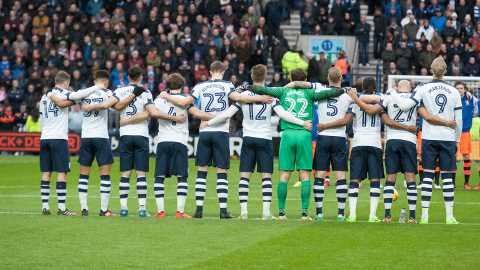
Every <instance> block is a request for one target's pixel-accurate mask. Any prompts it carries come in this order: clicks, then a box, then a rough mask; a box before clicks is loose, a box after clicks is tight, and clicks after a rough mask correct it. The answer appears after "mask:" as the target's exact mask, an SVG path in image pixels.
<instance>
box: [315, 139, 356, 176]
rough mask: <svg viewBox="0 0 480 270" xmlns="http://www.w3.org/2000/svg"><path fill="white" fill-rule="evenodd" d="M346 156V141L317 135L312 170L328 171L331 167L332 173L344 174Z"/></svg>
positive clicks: (346, 166) (346, 167)
mask: <svg viewBox="0 0 480 270" xmlns="http://www.w3.org/2000/svg"><path fill="white" fill-rule="evenodd" d="M347 155H348V148H347V139H345V138H343V137H336V136H324V135H319V136H318V137H317V146H316V147H315V156H314V157H313V169H314V170H316V171H328V170H330V165H331V166H332V170H333V171H344V172H345V171H347V169H348V162H347Z"/></svg>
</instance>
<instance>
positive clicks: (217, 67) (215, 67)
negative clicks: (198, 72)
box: [210, 60, 227, 73]
mask: <svg viewBox="0 0 480 270" xmlns="http://www.w3.org/2000/svg"><path fill="white" fill-rule="evenodd" d="M226 69H227V68H226V67H225V64H223V63H222V62H220V61H218V60H217V61H213V62H212V64H210V72H211V73H221V72H224V71H225V70H226Z"/></svg>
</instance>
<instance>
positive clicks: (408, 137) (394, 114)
mask: <svg viewBox="0 0 480 270" xmlns="http://www.w3.org/2000/svg"><path fill="white" fill-rule="evenodd" d="M398 95H399V96H401V97H403V98H410V97H411V96H412V94H411V93H398ZM382 107H383V109H384V110H385V111H386V112H387V114H388V117H390V118H391V119H392V120H393V121H395V122H397V123H400V124H402V125H407V126H415V125H416V124H417V108H418V107H417V106H413V107H412V108H411V109H410V110H408V111H402V110H401V109H400V108H399V107H398V105H397V104H396V103H394V102H393V99H392V98H391V96H390V95H384V96H383V98H382ZM385 129H386V132H387V141H388V140H404V141H409V142H412V143H415V144H416V143H417V136H416V135H415V134H413V133H411V132H409V131H406V130H402V129H395V128H391V127H389V126H387V125H385Z"/></svg>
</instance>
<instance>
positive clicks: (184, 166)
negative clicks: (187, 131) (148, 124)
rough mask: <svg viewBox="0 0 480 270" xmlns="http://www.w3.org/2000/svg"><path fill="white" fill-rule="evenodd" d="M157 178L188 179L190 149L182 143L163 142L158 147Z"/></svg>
mask: <svg viewBox="0 0 480 270" xmlns="http://www.w3.org/2000/svg"><path fill="white" fill-rule="evenodd" d="M155 176H165V177H170V176H185V177H188V149H187V146H185V145H184V144H182V143H178V142H161V143H159V144H158V145H157V159H156V164H155Z"/></svg>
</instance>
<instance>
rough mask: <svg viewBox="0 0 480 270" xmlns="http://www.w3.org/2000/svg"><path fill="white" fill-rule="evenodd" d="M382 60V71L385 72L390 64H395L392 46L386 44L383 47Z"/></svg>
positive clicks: (389, 43)
mask: <svg viewBox="0 0 480 270" xmlns="http://www.w3.org/2000/svg"><path fill="white" fill-rule="evenodd" d="M382 60H383V69H384V70H387V68H388V66H389V65H390V63H391V62H395V60H396V55H395V52H394V51H393V44H392V43H391V42H388V43H387V45H386V46H385V50H384V51H383V52H382Z"/></svg>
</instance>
